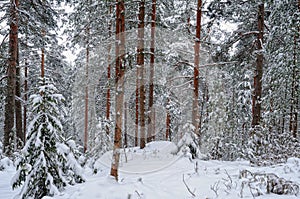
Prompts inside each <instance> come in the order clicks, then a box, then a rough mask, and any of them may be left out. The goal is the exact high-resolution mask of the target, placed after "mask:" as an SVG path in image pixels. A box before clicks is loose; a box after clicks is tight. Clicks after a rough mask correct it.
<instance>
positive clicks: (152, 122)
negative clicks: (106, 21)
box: [147, 0, 156, 142]
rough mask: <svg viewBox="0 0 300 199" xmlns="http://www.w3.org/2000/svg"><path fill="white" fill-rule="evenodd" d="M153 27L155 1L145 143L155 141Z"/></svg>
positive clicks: (154, 24) (153, 5)
mask: <svg viewBox="0 0 300 199" xmlns="http://www.w3.org/2000/svg"><path fill="white" fill-rule="evenodd" d="M155 26H156V0H152V15H151V44H150V45H151V46H150V52H151V55H150V86H149V111H150V113H149V114H150V115H149V117H148V120H150V121H148V124H149V128H148V136H147V142H151V141H153V140H155V107H154V106H153V102H154V100H153V99H154V62H155V55H154V53H155Z"/></svg>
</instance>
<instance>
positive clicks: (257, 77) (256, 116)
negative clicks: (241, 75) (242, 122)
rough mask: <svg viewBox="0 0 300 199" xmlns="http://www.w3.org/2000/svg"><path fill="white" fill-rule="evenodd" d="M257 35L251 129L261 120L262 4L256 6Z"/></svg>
mask: <svg viewBox="0 0 300 199" xmlns="http://www.w3.org/2000/svg"><path fill="white" fill-rule="evenodd" d="M257 20H258V32H259V33H258V34H257V41H256V42H257V51H258V52H257V55H256V70H255V73H254V93H253V97H252V127H255V126H257V125H259V124H260V119H261V94H262V75H263V59H264V55H263V52H262V49H263V34H264V4H260V5H259V6H258V19H257Z"/></svg>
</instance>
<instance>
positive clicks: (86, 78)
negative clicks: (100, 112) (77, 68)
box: [83, 25, 90, 153]
mask: <svg viewBox="0 0 300 199" xmlns="http://www.w3.org/2000/svg"><path fill="white" fill-rule="evenodd" d="M89 32H90V29H89V25H88V27H87V28H86V37H87V39H86V40H87V41H86V65H85V98H84V102H85V104H84V105H85V106H84V145H83V152H84V153H86V151H87V149H88V137H89V136H88V134H89V132H88V123H89V85H88V84H89V58H90V49H89Z"/></svg>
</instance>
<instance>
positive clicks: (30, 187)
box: [12, 78, 83, 198]
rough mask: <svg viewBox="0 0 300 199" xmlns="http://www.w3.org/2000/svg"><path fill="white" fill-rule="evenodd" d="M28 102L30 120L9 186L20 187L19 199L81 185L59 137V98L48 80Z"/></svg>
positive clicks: (69, 150) (78, 170) (68, 150)
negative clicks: (30, 113)
mask: <svg viewBox="0 0 300 199" xmlns="http://www.w3.org/2000/svg"><path fill="white" fill-rule="evenodd" d="M30 99H31V103H32V119H31V122H30V124H29V126H28V130H27V141H26V145H25V146H24V148H23V149H22V151H21V158H20V159H19V160H18V162H17V172H16V175H15V176H14V177H13V180H12V186H13V188H16V187H18V186H22V189H21V192H20V193H19V196H20V197H21V198H29V197H33V198H42V197H43V196H53V195H55V194H58V193H59V192H60V191H61V190H63V188H64V186H66V185H67V184H68V183H71V184H73V183H74V182H81V181H83V178H82V176H81V174H80V173H81V167H80V165H79V164H78V163H77V161H76V159H75V157H74V154H73V151H72V147H70V144H71V142H70V141H69V142H64V140H63V139H62V136H61V135H62V132H63V127H62V125H61V122H60V120H59V115H60V111H59V109H58V104H59V103H60V102H61V101H62V100H63V96H62V95H61V94H58V93H57V89H56V87H55V86H54V85H53V84H51V83H50V81H49V79H47V78H42V79H40V81H39V87H38V92H37V94H35V95H31V97H30Z"/></svg>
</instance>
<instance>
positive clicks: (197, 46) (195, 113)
mask: <svg viewBox="0 0 300 199" xmlns="http://www.w3.org/2000/svg"><path fill="white" fill-rule="evenodd" d="M201 7H202V0H198V4H197V21H196V39H195V46H194V52H195V58H194V81H193V84H194V90H193V94H194V96H193V110H192V124H193V126H194V128H195V134H196V135H197V136H198V137H199V138H200V130H199V122H200V121H199V119H200V117H199V103H198V100H199V63H200V37H201V15H202V12H201Z"/></svg>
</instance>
